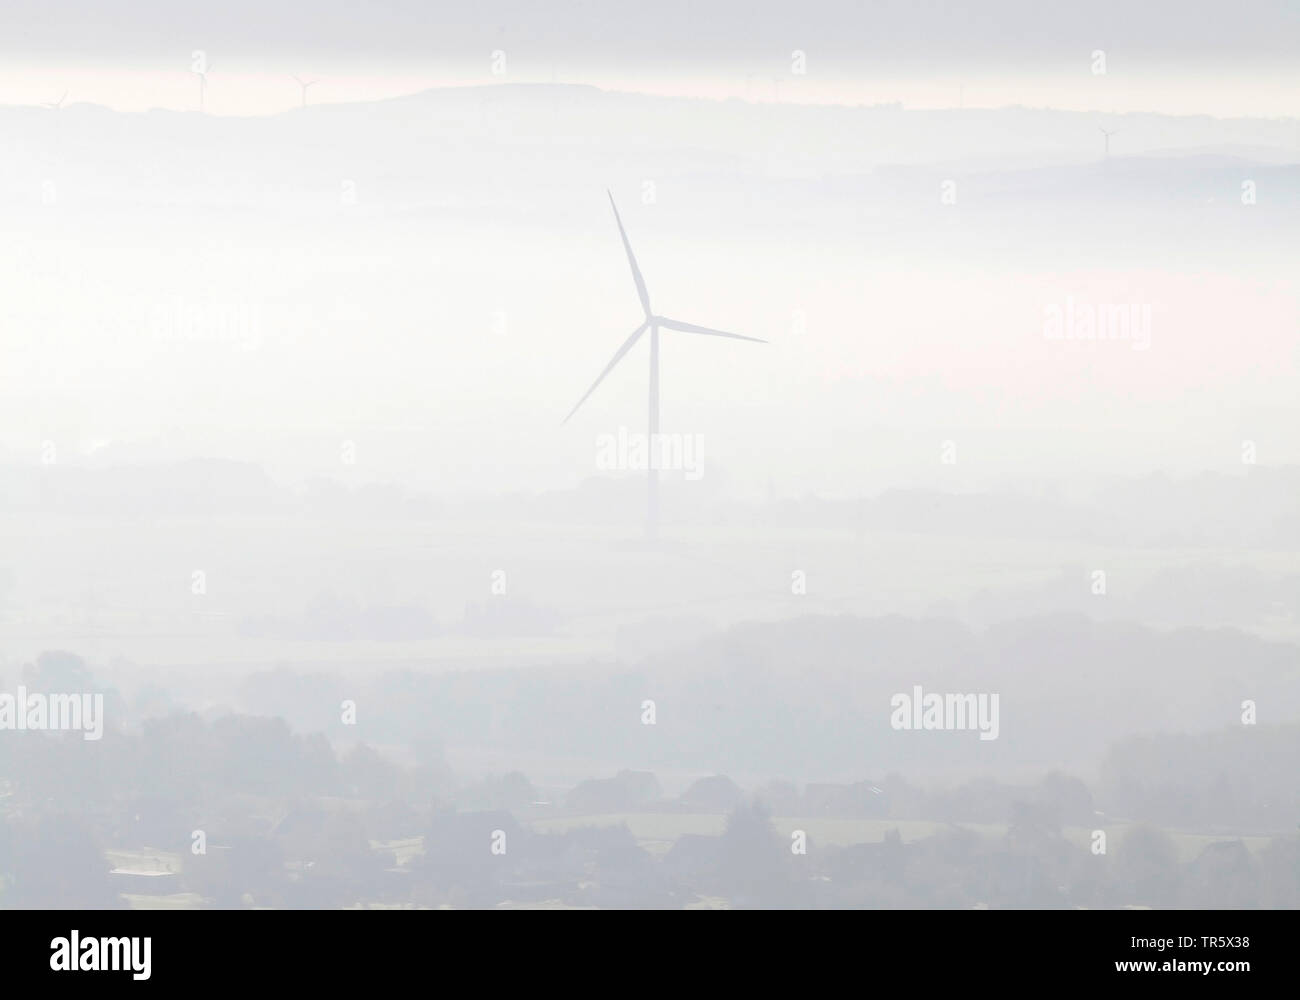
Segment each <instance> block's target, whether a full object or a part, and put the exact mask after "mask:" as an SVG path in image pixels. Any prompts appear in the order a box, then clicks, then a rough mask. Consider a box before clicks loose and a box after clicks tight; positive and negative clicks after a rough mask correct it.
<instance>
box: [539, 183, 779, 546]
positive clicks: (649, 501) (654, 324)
mask: <svg viewBox="0 0 1300 1000" xmlns="http://www.w3.org/2000/svg"><path fill="white" fill-rule="evenodd" d="M605 193H606V194H607V195H609V207H610V208H612V209H613V210H614V221H615V222H616V223H617V224H618V234H619V236H620V237H621V238H622V240H623V249H624V250H625V251H626V252H627V262H628V265H629V266H630V267H631V268H632V281H633V283H634V284H635V285H636V294H637V298H638V299H639V300H640V302H641V309H642V310H643V312H644V313H645V318H644V319H643V320H642V321H641V325H640V326H638V327H637V328H636V329H635V330H633V331H632V333H631V335H630V336H629V337H628V338H627V340H625V341H623V346H622V347H620V348H619V349H618V350H617V351H615V352H614V357H613V358H611V359H610V362H609V364H607V365H606V366H605V370H604V371H602V372H601V373H600V374H599V375H598V376H596V381H595V382H593V383H591V388H590V389H588V390H587V391H586V392H585V393H584V394H583V396H582V398H581V399H580V400H578V402H577V403H576V404H574V407H573V409H572V410H570V411H569V415H568V416H567V417H565V418H564V421H563V422H564V423H566V424H567V423H568V422H569V419H570V417H572V416H573V415H574V414H575V413H577V412H578V408H579V407H580V406H582V404H583V403H585V402H586V401H587V398H588V397H589V396H590V395H591V394H592V393H593V392H595V391H596V387H597V386H598V385H600V383H601V382H603V381H604V380H605V376H606V375H608V374H609V373H610V372H611V371H613V370H614V366H615V365H617V364H618V363H619V362H620V361H622V360H623V356H624V355H625V354H627V352H628V351H630V350H631V349H632V346H633V345H634V344H635V343H636V342H637V341H638V340H640V339H641V335H642V334H643V333H645V332H646V330H649V331H650V421H649V423H650V433H649V436H648V440H647V442H646V443H647V448H646V456H647V461H646V472H647V473H648V479H647V493H646V533H647V534H648V535H649V536H650V537H651V538H654V537H655V534H656V532H657V531H658V525H659V469H658V467H657V465H656V464H655V462H654V455H655V439H656V437H657V436H658V434H659V330H660V328H662V329H665V330H676V331H678V332H679V333H698V334H703V335H704V336H708V337H728V338H730V339H731V340H750V341H753V342H754V343H757V344H766V343H767V341H766V340H760V339H759V338H758V337H743V336H741V335H740V334H738V333H727V332H726V331H725V330H713V329H710V328H709V327H707V326H696V325H695V324H694V323H684V322H682V321H681V320H677V319H669V318H668V317H666V316H660V315H658V314H656V313H655V312H654V310H653V309H651V308H650V293H649V292H647V291H646V286H645V279H644V278H643V277H642V276H641V268H640V267H638V266H637V262H636V256H635V255H634V254H633V253H632V244H631V243H629V242H628V238H627V232H626V230H624V229H623V220H622V219H621V218H619V214H618V206H617V205H615V204H614V195H613V194H611V193H610V192H609V191H606V192H605Z"/></svg>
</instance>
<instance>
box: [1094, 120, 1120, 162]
mask: <svg viewBox="0 0 1300 1000" xmlns="http://www.w3.org/2000/svg"><path fill="white" fill-rule="evenodd" d="M1097 129H1098V131H1100V132H1101V134H1102V135H1104V136H1105V137H1106V157H1107V158H1108V159H1109V157H1110V137H1111V136H1112V135H1115V134H1116V133H1117V132H1119V129H1112V130H1111V131H1109V132H1107V131H1106V130H1105V129H1104V128H1102V127H1101V126H1100V125H1098V126H1097Z"/></svg>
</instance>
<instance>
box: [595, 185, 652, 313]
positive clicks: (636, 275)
mask: <svg viewBox="0 0 1300 1000" xmlns="http://www.w3.org/2000/svg"><path fill="white" fill-rule="evenodd" d="M605 193H606V194H607V195H609V207H610V208H612V209H613V210H614V221H615V222H617V223H618V235H619V236H621V237H623V249H624V250H626V251H627V262H628V263H629V264H630V265H632V280H633V281H635V282H636V294H637V298H639V299H640V300H641V308H642V309H644V310H645V314H646V315H647V316H649V315H650V294H649V292H647V291H646V290H645V279H644V278H642V277H641V268H639V267H637V266H636V257H635V256H634V255H633V253H632V244H631V243H629V242H628V241H627V233H626V231H624V229H623V220H622V219H621V218H619V215H618V206H617V205H615V204H614V196H613V194H610V192H609V190H608V189H606V191H605Z"/></svg>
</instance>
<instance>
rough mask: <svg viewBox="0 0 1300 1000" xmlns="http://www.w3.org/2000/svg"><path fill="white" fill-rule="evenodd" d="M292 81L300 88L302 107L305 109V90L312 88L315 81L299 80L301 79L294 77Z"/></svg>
mask: <svg viewBox="0 0 1300 1000" xmlns="http://www.w3.org/2000/svg"><path fill="white" fill-rule="evenodd" d="M294 80H296V81H297V83H298V86H299V87H301V88H302V106H303V107H304V108H305V107H306V106H307V88H308V87H314V86H316V81H315V80H301V79H299V78H298V77H296V76H295V77H294Z"/></svg>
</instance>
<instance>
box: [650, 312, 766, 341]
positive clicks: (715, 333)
mask: <svg viewBox="0 0 1300 1000" xmlns="http://www.w3.org/2000/svg"><path fill="white" fill-rule="evenodd" d="M656 322H657V323H658V324H659V325H660V326H662V327H664V328H665V329H667V330H680V331H681V332H682V333H703V334H706V335H707V336H710V337H730V338H731V339H732V340H752V341H753V342H754V343H756V344H766V343H767V341H766V340H760V339H759V338H758V337H742V336H741V335H740V334H738V333H727V331H726V330H710V329H709V328H708V327H707V326H696V325H695V324H694V323H683V322H682V321H681V320H676V319H667V318H665V317H663V316H659V317H657V318H656Z"/></svg>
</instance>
